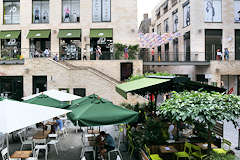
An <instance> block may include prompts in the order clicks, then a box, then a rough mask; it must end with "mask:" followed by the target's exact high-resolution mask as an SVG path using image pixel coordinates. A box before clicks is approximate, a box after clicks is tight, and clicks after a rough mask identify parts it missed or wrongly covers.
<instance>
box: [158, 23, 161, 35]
mask: <svg viewBox="0 0 240 160" xmlns="http://www.w3.org/2000/svg"><path fill="white" fill-rule="evenodd" d="M157 34H159V35H161V23H160V24H158V25H157Z"/></svg>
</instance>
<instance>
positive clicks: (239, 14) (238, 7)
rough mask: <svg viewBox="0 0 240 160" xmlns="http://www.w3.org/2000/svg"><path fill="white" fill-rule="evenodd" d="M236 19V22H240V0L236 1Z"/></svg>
mask: <svg viewBox="0 0 240 160" xmlns="http://www.w3.org/2000/svg"><path fill="white" fill-rule="evenodd" d="M234 17H235V18H234V19H235V22H238V23H239V22H240V0H235V1H234Z"/></svg>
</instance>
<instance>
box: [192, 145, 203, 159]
mask: <svg viewBox="0 0 240 160" xmlns="http://www.w3.org/2000/svg"><path fill="white" fill-rule="evenodd" d="M191 147H192V156H194V157H196V158H198V159H201V160H203V159H204V158H205V157H206V156H207V155H206V154H202V151H201V148H200V147H199V146H196V145H194V144H192V145H191Z"/></svg>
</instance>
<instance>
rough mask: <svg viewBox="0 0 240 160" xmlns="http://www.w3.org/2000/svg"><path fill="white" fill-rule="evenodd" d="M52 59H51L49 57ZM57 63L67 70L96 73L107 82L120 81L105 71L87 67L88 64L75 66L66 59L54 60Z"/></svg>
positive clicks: (117, 82) (114, 82)
mask: <svg viewBox="0 0 240 160" xmlns="http://www.w3.org/2000/svg"><path fill="white" fill-rule="evenodd" d="M49 60H51V61H52V59H49ZM54 62H56V61H54ZM56 63H58V64H59V65H61V66H62V67H65V68H67V69H69V70H87V71H89V72H91V73H93V74H95V75H97V76H98V77H101V78H103V79H105V80H107V81H109V82H111V83H112V84H114V85H117V84H119V83H121V82H120V81H118V80H116V79H114V78H113V77H110V76H108V75H106V74H105V73H103V72H101V71H99V70H97V69H95V68H93V67H89V66H75V65H72V64H70V63H68V62H67V61H59V62H56Z"/></svg>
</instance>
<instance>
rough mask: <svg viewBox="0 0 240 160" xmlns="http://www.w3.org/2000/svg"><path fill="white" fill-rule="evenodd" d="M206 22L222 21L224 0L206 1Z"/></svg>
mask: <svg viewBox="0 0 240 160" xmlns="http://www.w3.org/2000/svg"><path fill="white" fill-rule="evenodd" d="M204 12H205V22H221V21H222V0H205V2H204Z"/></svg>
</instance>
